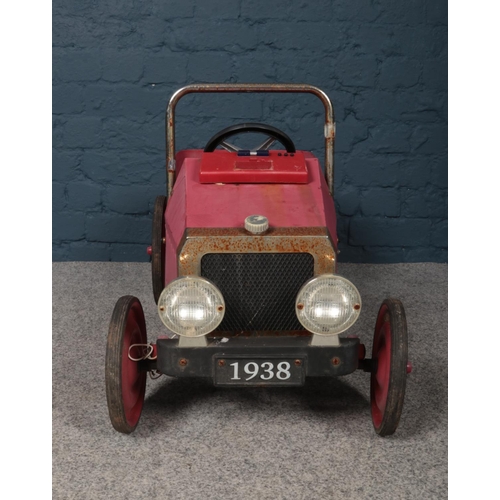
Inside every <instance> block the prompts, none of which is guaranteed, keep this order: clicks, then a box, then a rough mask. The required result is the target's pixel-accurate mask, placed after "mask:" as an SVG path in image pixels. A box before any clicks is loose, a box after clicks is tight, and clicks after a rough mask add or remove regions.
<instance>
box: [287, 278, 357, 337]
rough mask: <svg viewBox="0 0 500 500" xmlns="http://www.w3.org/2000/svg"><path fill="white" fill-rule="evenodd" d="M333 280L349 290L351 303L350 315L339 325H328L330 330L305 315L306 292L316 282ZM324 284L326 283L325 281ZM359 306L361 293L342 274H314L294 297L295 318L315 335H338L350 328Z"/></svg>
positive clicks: (306, 307) (355, 319) (354, 320)
mask: <svg viewBox="0 0 500 500" xmlns="http://www.w3.org/2000/svg"><path fill="white" fill-rule="evenodd" d="M332 279H333V280H335V281H338V282H340V283H343V284H344V286H346V289H347V290H348V291H349V292H351V294H352V300H351V305H352V310H351V313H350V315H349V316H348V318H347V320H346V321H344V322H342V323H341V324H340V325H338V326H335V327H330V328H329V330H330V331H325V330H328V328H327V327H326V326H325V325H318V322H317V321H316V324H315V322H314V321H313V320H312V319H311V318H309V317H308V316H307V311H308V306H309V304H308V303H307V295H306V294H307V292H308V291H309V290H311V289H313V288H314V287H316V286H318V284H321V282H323V281H324V282H327V280H332ZM325 286H327V285H326V283H325ZM361 306H362V301H361V294H360V293H359V290H358V289H357V288H356V286H355V285H354V284H353V283H352V282H351V281H350V280H348V279H347V278H344V277H343V276H340V275H338V274H331V273H329V274H320V275H318V276H314V277H313V278H311V279H309V280H308V281H306V282H305V283H304V284H303V285H302V287H301V289H300V290H299V293H298V294H297V297H296V299H295V313H296V315H297V319H298V320H299V322H300V324H301V325H302V326H303V327H304V328H305V329H306V330H307V331H309V332H311V333H314V334H316V335H325V336H329V335H340V334H341V333H343V332H345V331H346V330H348V329H349V328H351V327H352V326H353V325H354V323H355V322H356V321H357V320H358V318H359V315H360V313H361Z"/></svg>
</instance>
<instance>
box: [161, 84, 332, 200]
mask: <svg viewBox="0 0 500 500" xmlns="http://www.w3.org/2000/svg"><path fill="white" fill-rule="evenodd" d="M213 92H221V93H224V92H232V93H244V92H255V93H267V92H269V93H302V94H304V93H306V94H314V95H315V96H316V97H318V98H319V99H320V100H321V102H322V103H323V105H324V107H325V128H324V135H325V177H326V182H327V184H328V189H329V191H330V194H331V195H332V196H333V172H334V168H333V167H334V164H333V153H334V145H335V117H334V113H333V106H332V103H331V101H330V99H329V98H328V96H327V95H326V94H325V93H324V92H323V91H322V90H321V89H319V88H318V87H314V86H312V85H306V84H294V83H196V84H193V85H187V86H186V87H182V88H181V89H179V90H177V92H175V93H174V94H173V95H172V97H171V98H170V101H169V103H168V106H167V111H166V114H165V140H166V155H167V162H166V168H167V197H168V198H169V197H170V195H171V193H172V189H173V187H174V182H175V168H176V166H175V107H176V106H177V103H178V102H179V101H180V99H181V98H182V97H184V96H185V95H187V94H193V93H213Z"/></svg>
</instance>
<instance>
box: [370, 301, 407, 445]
mask: <svg viewBox="0 0 500 500" xmlns="http://www.w3.org/2000/svg"><path fill="white" fill-rule="evenodd" d="M387 322H388V323H389V325H388V326H386V323H387ZM382 328H384V329H386V328H389V333H388V332H387V331H386V330H384V331H382ZM386 335H388V336H389V337H390V343H391V345H390V359H389V363H388V367H387V368H385V369H386V371H388V374H387V375H388V376H387V378H386V379H387V381H388V387H387V399H386V401H385V406H384V407H383V408H380V406H379V405H378V403H377V400H376V390H377V388H378V387H381V385H380V384H379V383H378V382H377V373H378V371H379V370H383V369H384V366H383V365H381V364H380V363H379V362H378V357H379V355H380V352H381V351H380V349H383V348H385V349H386V352H387V353H388V354H389V348H388V347H387V344H386V343H385V342H384V345H383V346H381V336H383V337H384V340H385V336H386ZM372 359H373V360H377V361H376V362H375V366H376V371H375V372H372V374H371V383H370V407H371V413H372V422H373V427H374V429H375V432H376V433H377V434H378V435H379V436H381V437H384V436H389V435H391V434H394V432H395V431H396V429H397V427H398V424H399V420H400V418H401V412H402V411H403V402H404V397H405V391H406V377H407V372H406V367H407V364H408V328H407V324H406V315H405V310H404V307H403V304H402V303H401V301H400V300H398V299H386V300H384V302H382V305H381V306H380V309H379V313H378V316H377V322H376V324H375V334H374V338H373V349H372ZM385 366H387V365H385Z"/></svg>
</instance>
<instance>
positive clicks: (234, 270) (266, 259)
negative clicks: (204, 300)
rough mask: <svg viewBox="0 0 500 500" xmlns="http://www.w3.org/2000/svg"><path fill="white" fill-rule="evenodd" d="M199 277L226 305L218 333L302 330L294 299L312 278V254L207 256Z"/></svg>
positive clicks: (204, 258) (203, 258)
mask: <svg viewBox="0 0 500 500" xmlns="http://www.w3.org/2000/svg"><path fill="white" fill-rule="evenodd" d="M201 275H202V276H204V277H205V278H208V279H209V280H211V281H213V282H214V283H215V284H216V285H217V287H218V288H219V290H220V291H221V292H222V295H223V296H224V300H225V302H226V313H225V315H224V320H223V321H222V323H221V324H220V326H219V328H218V330H219V331H267V330H274V331H276V330H283V331H286V330H303V327H302V326H301V324H300V323H299V321H298V320H297V316H296V315H295V299H296V297H297V293H298V291H299V290H300V288H301V286H302V285H303V284H304V283H305V282H306V281H307V280H308V279H309V278H312V276H313V275H314V258H313V256H312V255H311V254H308V253H221V254H207V255H204V256H203V257H202V259H201Z"/></svg>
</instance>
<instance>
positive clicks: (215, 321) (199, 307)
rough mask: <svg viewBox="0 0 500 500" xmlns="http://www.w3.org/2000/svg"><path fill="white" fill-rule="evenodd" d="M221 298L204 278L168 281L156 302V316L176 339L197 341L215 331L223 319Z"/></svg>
mask: <svg viewBox="0 0 500 500" xmlns="http://www.w3.org/2000/svg"><path fill="white" fill-rule="evenodd" d="M224 311H225V304H224V297H223V296H222V294H221V293H220V291H219V289H218V288H217V287H216V286H215V285H214V284H213V283H212V282H210V281H208V280H207V279H205V278H198V277H195V276H187V277H184V278H177V279H175V280H173V281H171V282H170V283H169V284H168V285H167V286H166V287H165V288H164V290H163V292H161V295H160V298H159V299H158V314H159V315H160V319H161V320H162V321H163V323H164V324H165V326H166V327H167V328H168V329H169V330H171V331H172V332H174V333H177V334H178V335H184V336H186V337H201V336H202V335H206V334H207V333H210V332H212V331H213V330H215V329H216V328H217V327H218V326H219V325H220V322H221V321H222V319H223V318H224Z"/></svg>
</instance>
